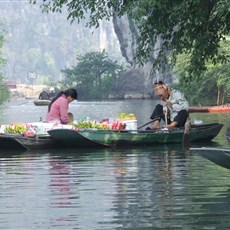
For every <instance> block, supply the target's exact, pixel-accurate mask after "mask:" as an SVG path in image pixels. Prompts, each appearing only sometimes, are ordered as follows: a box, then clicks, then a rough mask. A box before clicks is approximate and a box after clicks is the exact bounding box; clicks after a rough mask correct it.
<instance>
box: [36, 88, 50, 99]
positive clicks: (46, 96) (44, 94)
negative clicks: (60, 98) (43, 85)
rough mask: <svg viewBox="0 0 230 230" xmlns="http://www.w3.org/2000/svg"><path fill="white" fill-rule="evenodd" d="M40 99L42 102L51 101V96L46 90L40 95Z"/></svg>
mask: <svg viewBox="0 0 230 230" xmlns="http://www.w3.org/2000/svg"><path fill="white" fill-rule="evenodd" d="M38 99H40V100H50V95H49V93H48V92H46V91H45V90H43V91H42V92H41V93H40V94H39V97H38Z"/></svg>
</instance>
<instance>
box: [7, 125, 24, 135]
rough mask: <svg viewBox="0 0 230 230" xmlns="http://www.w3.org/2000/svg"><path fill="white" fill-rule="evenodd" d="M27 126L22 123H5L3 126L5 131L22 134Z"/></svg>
mask: <svg viewBox="0 0 230 230" xmlns="http://www.w3.org/2000/svg"><path fill="white" fill-rule="evenodd" d="M26 130H27V128H26V127H25V126H24V125H7V126H6V127H5V130H4V131H5V133H10V134H23V133H24V132H26Z"/></svg>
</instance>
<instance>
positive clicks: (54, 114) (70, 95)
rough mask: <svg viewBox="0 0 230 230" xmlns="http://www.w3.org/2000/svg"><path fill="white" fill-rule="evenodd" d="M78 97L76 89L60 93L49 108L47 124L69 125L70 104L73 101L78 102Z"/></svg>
mask: <svg viewBox="0 0 230 230" xmlns="http://www.w3.org/2000/svg"><path fill="white" fill-rule="evenodd" d="M77 97H78V94H77V91H76V90H75V89H67V90H66V91H64V92H63V91H61V92H59V93H58V94H57V96H56V97H54V98H53V99H52V101H51V102H50V104H49V106H48V112H47V115H46V122H48V123H55V124H68V123H69V116H68V109H69V103H71V102H72V101H73V100H77Z"/></svg>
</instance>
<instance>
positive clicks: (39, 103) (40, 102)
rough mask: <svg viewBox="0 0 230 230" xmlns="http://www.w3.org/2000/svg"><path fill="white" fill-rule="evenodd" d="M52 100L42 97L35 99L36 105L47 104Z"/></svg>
mask: <svg viewBox="0 0 230 230" xmlns="http://www.w3.org/2000/svg"><path fill="white" fill-rule="evenodd" d="M50 102H51V101H50V100H41V99H37V100H34V104H35V105H36V106H47V105H49V104H50Z"/></svg>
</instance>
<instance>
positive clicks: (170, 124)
mask: <svg viewBox="0 0 230 230" xmlns="http://www.w3.org/2000/svg"><path fill="white" fill-rule="evenodd" d="M153 89H154V93H155V94H156V95H157V96H159V97H160V99H161V100H162V103H161V104H158V105H156V107H155V109H154V111H153V113H152V115H151V116H150V119H156V118H158V117H159V119H157V120H156V121H154V122H153V123H152V124H151V126H150V129H159V128H161V125H160V122H161V120H163V121H164V122H165V127H166V128H174V127H184V125H185V122H186V120H187V118H188V109H189V103H188V101H187V100H186V98H185V97H184V94H183V93H181V92H180V91H179V90H175V89H170V88H169V87H168V85H167V84H165V83H164V82H163V81H159V82H155V83H154V88H153ZM147 129H148V128H147Z"/></svg>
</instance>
